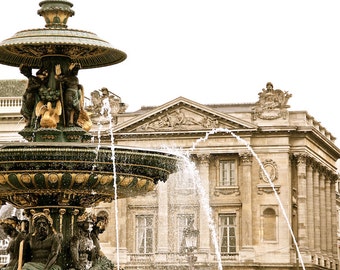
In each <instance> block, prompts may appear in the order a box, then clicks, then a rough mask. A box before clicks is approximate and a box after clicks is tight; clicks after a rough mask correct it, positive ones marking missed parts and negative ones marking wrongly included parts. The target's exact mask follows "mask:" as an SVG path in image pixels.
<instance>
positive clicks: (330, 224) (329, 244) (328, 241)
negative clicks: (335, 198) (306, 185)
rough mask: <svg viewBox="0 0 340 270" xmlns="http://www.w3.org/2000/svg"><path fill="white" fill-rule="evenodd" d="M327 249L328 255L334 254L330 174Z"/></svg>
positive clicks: (327, 195)
mask: <svg viewBox="0 0 340 270" xmlns="http://www.w3.org/2000/svg"><path fill="white" fill-rule="evenodd" d="M325 184H326V188H325V193H326V208H325V210H326V250H327V255H328V256H332V242H333V241H332V205H331V180H330V179H329V175H327V179H326V183H325Z"/></svg>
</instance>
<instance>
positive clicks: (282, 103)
mask: <svg viewBox="0 0 340 270" xmlns="http://www.w3.org/2000/svg"><path fill="white" fill-rule="evenodd" d="M291 96H292V95H291V94H289V93H288V91H282V90H280V89H275V90H274V87H273V84H272V83H271V82H268V83H267V85H266V88H263V89H262V92H260V93H259V100H258V101H257V102H256V103H255V106H254V107H253V108H252V110H253V119H254V120H256V119H257V118H260V119H267V120H271V119H277V118H281V117H282V118H283V119H286V117H287V113H288V111H287V109H288V108H289V107H290V106H289V105H287V103H288V100H289V98H290V97H291Z"/></svg>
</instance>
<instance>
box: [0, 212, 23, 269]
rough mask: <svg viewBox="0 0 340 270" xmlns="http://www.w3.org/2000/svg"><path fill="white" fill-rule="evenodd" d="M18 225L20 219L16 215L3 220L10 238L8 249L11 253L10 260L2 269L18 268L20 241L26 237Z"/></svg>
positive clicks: (3, 227) (5, 230)
mask: <svg viewBox="0 0 340 270" xmlns="http://www.w3.org/2000/svg"><path fill="white" fill-rule="evenodd" d="M18 226H19V220H18V218H17V217H15V216H14V217H10V218H6V219H5V220H2V221H1V227H2V229H3V231H4V233H5V234H6V235H7V236H8V237H9V238H10V241H9V243H8V246H7V249H6V251H7V253H8V254H9V262H8V264H6V265H5V266H4V267H2V268H1V269H2V270H14V269H15V270H16V269H17V268H18V258H19V247H20V242H21V241H22V240H23V239H24V234H23V233H21V232H20V231H19V230H18Z"/></svg>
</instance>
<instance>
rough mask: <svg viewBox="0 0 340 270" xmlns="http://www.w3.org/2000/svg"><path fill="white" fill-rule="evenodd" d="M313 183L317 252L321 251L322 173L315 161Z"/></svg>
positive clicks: (315, 245) (315, 246) (315, 244)
mask: <svg viewBox="0 0 340 270" xmlns="http://www.w3.org/2000/svg"><path fill="white" fill-rule="evenodd" d="M313 166H314V173H313V185H314V234H315V235H314V239H315V241H314V248H315V252H317V253H319V252H320V251H321V233H320V190H319V188H320V179H319V178H320V173H319V166H318V164H316V163H314V165H313Z"/></svg>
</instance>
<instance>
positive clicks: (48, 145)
mask: <svg viewBox="0 0 340 270" xmlns="http://www.w3.org/2000/svg"><path fill="white" fill-rule="evenodd" d="M39 147H41V148H46V149H48V148H51V149H54V148H58V147H59V148H64V149H68V150H72V149H89V150H92V151H93V150H97V151H99V152H100V150H106V151H117V150H118V151H124V150H125V151H129V152H138V153H141V154H142V153H147V154H158V155H162V156H167V157H168V158H173V159H177V160H180V159H182V158H183V157H182V156H181V155H179V154H176V153H170V152H169V151H165V150H160V149H152V148H141V147H133V146H121V145H110V144H101V145H99V146H98V144H94V143H72V142H16V143H13V142H2V143H0V153H1V150H4V149H19V148H23V149H24V148H26V149H30V148H39ZM0 159H1V158H0Z"/></svg>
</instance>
